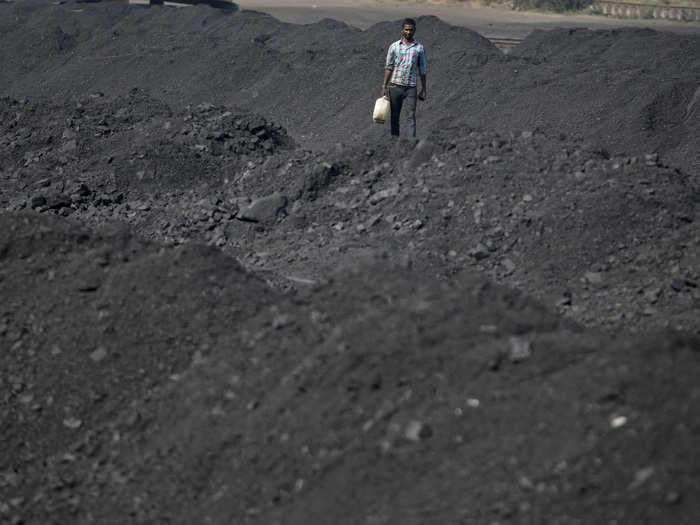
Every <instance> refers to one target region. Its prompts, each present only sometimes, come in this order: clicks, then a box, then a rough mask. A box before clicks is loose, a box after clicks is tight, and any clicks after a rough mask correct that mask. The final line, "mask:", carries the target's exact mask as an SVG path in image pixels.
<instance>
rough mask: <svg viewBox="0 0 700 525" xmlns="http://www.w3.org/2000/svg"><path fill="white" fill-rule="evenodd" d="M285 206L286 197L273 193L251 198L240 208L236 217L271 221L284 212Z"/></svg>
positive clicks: (255, 220) (251, 220)
mask: <svg viewBox="0 0 700 525" xmlns="http://www.w3.org/2000/svg"><path fill="white" fill-rule="evenodd" d="M286 206H287V197H286V196H284V195H282V194H280V193H273V194H272V195H267V196H266V197H260V198H258V199H253V200H252V201H251V203H250V204H249V205H248V206H245V207H243V208H241V210H240V211H239V212H238V216H237V218H238V219H240V220H242V221H250V222H266V221H272V220H275V219H276V218H277V217H278V216H279V215H280V214H282V213H284V212H285V209H286Z"/></svg>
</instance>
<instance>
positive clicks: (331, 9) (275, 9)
mask: <svg viewBox="0 0 700 525" xmlns="http://www.w3.org/2000/svg"><path fill="white" fill-rule="evenodd" d="M236 3H237V4H238V5H239V6H240V7H241V8H243V9H250V10H254V11H262V12H265V13H269V14H271V15H272V16H274V17H275V18H278V19H279V20H283V21H285V22H292V23H295V24H309V23H313V22H318V21H319V20H322V19H324V18H332V19H335V20H341V21H343V22H345V23H347V24H349V25H351V26H355V27H359V28H361V29H367V28H368V27H370V26H371V25H373V24H375V23H377V22H382V21H386V20H399V19H401V18H404V17H407V16H411V17H416V16H420V15H435V16H437V17H439V18H441V19H442V20H444V21H446V22H449V23H450V24H454V25H458V26H463V27H468V28H469V29H472V30H474V31H476V32H478V33H481V34H482V35H484V36H486V37H488V38H524V37H525V36H527V35H528V34H530V33H531V32H532V31H533V30H535V29H544V30H547V29H553V28H555V27H587V28H590V29H612V28H615V27H650V28H653V29H656V30H658V31H672V32H675V33H687V34H700V24H698V23H692V22H674V21H669V20H658V19H656V20H654V19H652V20H630V19H617V18H607V17H604V16H594V15H558V14H545V13H532V12H522V11H512V10H509V9H503V8H500V9H499V8H490V7H470V6H467V5H442V4H429V3H414V2H382V1H375V0H364V1H363V0H360V1H353V0H306V1H305V0H240V1H239V0H236Z"/></svg>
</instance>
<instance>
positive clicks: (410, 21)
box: [401, 18, 416, 27]
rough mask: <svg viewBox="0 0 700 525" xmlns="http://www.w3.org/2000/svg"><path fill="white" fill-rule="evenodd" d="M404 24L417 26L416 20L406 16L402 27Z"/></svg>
mask: <svg viewBox="0 0 700 525" xmlns="http://www.w3.org/2000/svg"><path fill="white" fill-rule="evenodd" d="M403 26H413V27H416V21H415V20H413V18H404V19H403V22H401V27H403Z"/></svg>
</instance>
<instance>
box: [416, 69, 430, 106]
mask: <svg viewBox="0 0 700 525" xmlns="http://www.w3.org/2000/svg"><path fill="white" fill-rule="evenodd" d="M427 96H428V81H427V80H426V78H425V73H422V74H421V76H420V92H419V93H418V98H419V99H421V100H425V97H427Z"/></svg>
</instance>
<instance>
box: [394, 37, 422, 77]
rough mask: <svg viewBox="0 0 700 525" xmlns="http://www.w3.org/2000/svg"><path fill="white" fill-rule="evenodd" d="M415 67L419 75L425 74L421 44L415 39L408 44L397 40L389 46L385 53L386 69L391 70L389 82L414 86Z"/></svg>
mask: <svg viewBox="0 0 700 525" xmlns="http://www.w3.org/2000/svg"><path fill="white" fill-rule="evenodd" d="M416 67H417V68H418V71H419V72H420V74H421V75H425V67H426V66H425V50H424V49H423V44H421V43H420V42H418V41H417V40H414V41H413V42H411V43H410V44H405V43H404V42H403V40H397V41H396V42H394V43H393V44H391V46H389V52H388V53H387V54H386V69H388V70H390V71H392V73H391V79H390V82H392V83H393V84H400V85H402V86H415V85H416Z"/></svg>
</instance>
